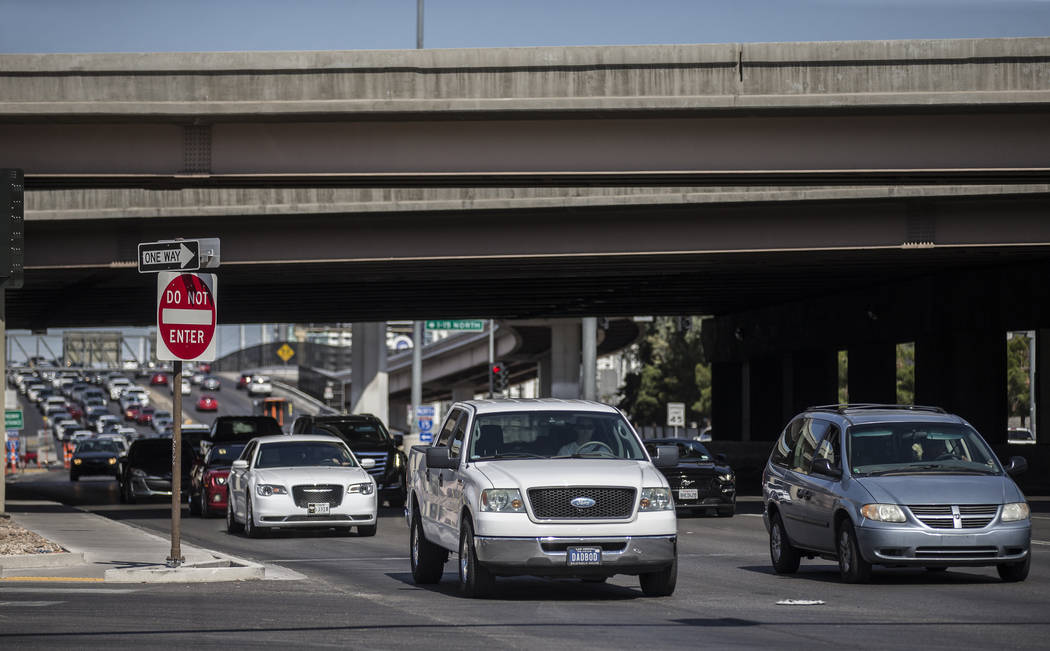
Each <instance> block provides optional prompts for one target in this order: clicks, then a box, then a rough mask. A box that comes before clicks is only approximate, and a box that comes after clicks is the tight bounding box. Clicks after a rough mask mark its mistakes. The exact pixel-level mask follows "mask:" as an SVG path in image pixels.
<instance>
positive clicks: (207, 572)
mask: <svg viewBox="0 0 1050 651" xmlns="http://www.w3.org/2000/svg"><path fill="white" fill-rule="evenodd" d="M264 575H265V569H264V568H263V566H262V565H259V564H257V563H248V562H244V563H240V562H236V561H231V560H216V561H213V562H208V563H197V564H194V565H183V566H181V567H177V568H170V567H151V568H145V569H141V568H140V569H113V570H106V574H105V581H106V583H213V582H220V581H251V580H257V579H262V578H263V577H264Z"/></svg>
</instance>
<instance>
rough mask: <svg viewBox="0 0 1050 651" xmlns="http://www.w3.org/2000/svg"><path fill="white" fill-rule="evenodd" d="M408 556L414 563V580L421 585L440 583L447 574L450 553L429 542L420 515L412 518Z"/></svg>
mask: <svg viewBox="0 0 1050 651" xmlns="http://www.w3.org/2000/svg"><path fill="white" fill-rule="evenodd" d="M408 546H409V549H408V556H409V560H410V562H411V563H412V580H413V581H415V582H416V583H419V584H426V583H438V582H439V581H441V575H442V574H443V573H444V572H445V561H447V560H448V552H447V551H445V550H444V549H442V548H441V547H438V546H437V545H435V544H434V543H432V542H430V541H429V540H427V537H426V536H425V535H423V523H422V522H420V520H419V516H418V515H413V516H412V529H411V530H410V531H409V536H408Z"/></svg>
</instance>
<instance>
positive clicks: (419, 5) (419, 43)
mask: <svg viewBox="0 0 1050 651" xmlns="http://www.w3.org/2000/svg"><path fill="white" fill-rule="evenodd" d="M416 49H417V50H422V49H423V0H416Z"/></svg>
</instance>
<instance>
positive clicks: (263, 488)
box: [255, 484, 288, 497]
mask: <svg viewBox="0 0 1050 651" xmlns="http://www.w3.org/2000/svg"><path fill="white" fill-rule="evenodd" d="M255 494H256V495H258V496H259V497H270V496H271V495H287V494H288V489H286V488H285V487H284V486H279V485H277V484H259V485H258V486H256V487H255Z"/></svg>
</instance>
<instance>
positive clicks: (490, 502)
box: [481, 488, 525, 513]
mask: <svg viewBox="0 0 1050 651" xmlns="http://www.w3.org/2000/svg"><path fill="white" fill-rule="evenodd" d="M481 510H482V511H491V512H493V513H524V512H525V503H524V502H523V501H522V500H521V492H520V491H518V489H517V488H486V489H485V490H483V491H481Z"/></svg>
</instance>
